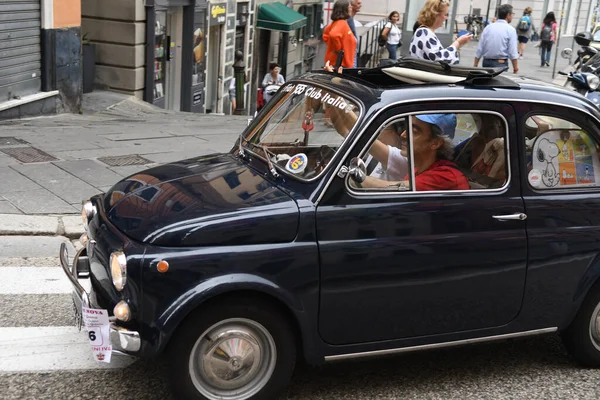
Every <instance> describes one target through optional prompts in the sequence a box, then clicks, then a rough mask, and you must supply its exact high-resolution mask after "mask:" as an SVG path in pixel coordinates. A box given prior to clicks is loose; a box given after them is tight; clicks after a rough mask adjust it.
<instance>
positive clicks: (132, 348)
mask: <svg viewBox="0 0 600 400" xmlns="http://www.w3.org/2000/svg"><path fill="white" fill-rule="evenodd" d="M59 257H60V265H61V266H62V269H63V271H64V272H65V274H66V275H67V278H69V281H70V282H71V285H73V293H72V296H73V303H74V305H75V314H76V321H77V325H78V327H79V328H81V320H82V319H81V307H82V306H84V307H87V308H96V307H95V306H94V305H93V304H92V303H91V301H90V295H89V294H88V293H87V292H86V290H85V289H84V288H83V286H81V284H80V283H79V281H78V279H89V270H90V268H89V260H88V257H87V252H86V249H85V248H83V249H81V250H79V251H78V252H77V254H75V258H74V259H73V265H72V266H69V255H68V252H67V246H66V244H65V243H62V244H61V245H60V254H59ZM115 321H116V318H115V317H110V341H111V343H112V346H113V352H126V353H129V352H137V351H139V350H140V347H141V340H140V334H139V333H138V332H135V331H131V330H128V329H125V328H123V327H120V326H118V325H117V324H115Z"/></svg>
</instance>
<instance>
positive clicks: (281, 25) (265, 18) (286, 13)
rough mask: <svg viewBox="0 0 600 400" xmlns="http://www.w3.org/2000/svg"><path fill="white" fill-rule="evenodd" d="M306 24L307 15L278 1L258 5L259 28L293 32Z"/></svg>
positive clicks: (257, 21) (257, 25) (257, 23)
mask: <svg viewBox="0 0 600 400" xmlns="http://www.w3.org/2000/svg"><path fill="white" fill-rule="evenodd" d="M304 25H306V17H305V16H304V15H302V14H300V13H299V12H296V11H294V10H293V9H291V8H289V7H288V6H286V5H285V4H282V3H280V2H278V1H276V2H274V3H268V4H261V5H260V6H258V18H257V20H256V27H257V28H258V29H270V30H272V31H283V32H291V31H294V30H296V29H299V28H302V27H303V26H304Z"/></svg>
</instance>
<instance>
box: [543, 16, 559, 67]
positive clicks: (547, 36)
mask: <svg viewBox="0 0 600 400" xmlns="http://www.w3.org/2000/svg"><path fill="white" fill-rule="evenodd" d="M557 29H558V25H557V24H556V17H555V16H554V12H552V11H550V12H549V13H548V14H546V17H545V18H544V23H543V24H542V28H541V29H540V50H541V56H542V63H541V66H542V67H549V66H550V51H551V50H552V45H553V44H554V42H555V41H556V38H557V36H558V33H557Z"/></svg>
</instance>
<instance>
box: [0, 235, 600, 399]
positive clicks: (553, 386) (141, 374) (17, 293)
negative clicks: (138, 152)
mask: <svg viewBox="0 0 600 400" xmlns="http://www.w3.org/2000/svg"><path fill="white" fill-rule="evenodd" d="M50 239H51V238H46V239H43V240H50ZM52 239H54V238H52ZM41 240H42V239H39V238H38V239H33V238H32V239H31V246H35V247H42V246H41V244H42V243H41ZM54 240H55V239H54ZM64 240H65V241H68V240H67V239H66V238H64ZM56 265H58V260H57V259H55V258H54V259H53V258H52V257H40V258H33V259H32V258H29V259H25V258H23V259H19V258H12V259H4V260H3V259H0V280H2V281H4V282H5V283H4V284H1V283H0V393H2V396H1V397H2V399H35V400H41V399H111V400H120V399H123V400H125V399H128V400H129V399H148V400H151V399H161V400H164V399H173V397H172V396H171V395H170V392H169V387H168V383H167V380H166V376H167V375H168V371H167V368H166V366H165V365H164V364H161V363H160V362H159V361H155V362H147V361H135V362H133V363H131V364H130V360H129V359H128V358H125V357H119V356H115V357H116V361H117V363H116V364H113V365H112V366H110V367H111V369H99V368H106V367H108V365H107V364H99V363H96V362H94V361H93V360H91V349H90V348H89V344H88V343H87V342H86V334H85V333H84V332H77V331H76V330H75V329H74V328H72V327H69V325H70V323H71V314H70V313H71V300H70V295H69V294H68V293H69V290H70V289H69V287H68V285H63V284H62V283H61V282H59V280H58V279H57V278H58V277H60V276H61V274H62V271H60V270H59V268H58V267H53V266H56ZM17 268H18V270H17ZM52 268H55V269H54V270H53V269H52ZM15 272H18V273H19V274H20V276H21V277H22V281H21V282H20V284H19V285H18V287H15V285H10V284H6V278H7V277H8V276H11V274H12V275H14V273H15ZM19 316H22V317H19ZM53 329H55V330H59V332H58V333H56V332H54V333H51V334H50V333H48V332H50V331H52V330H53ZM32 332H33V333H35V335H38V336H39V337H37V338H35V339H27V337H29V336H35V335H34V334H33V333H32ZM65 332H66V333H65ZM124 364H130V365H129V366H126V367H122V365H124ZM119 365H121V366H119ZM11 371H12V372H11ZM281 398H282V399H294V400H308V399H323V400H336V399H598V398H600V371H596V370H589V369H583V368H580V367H579V366H577V365H576V364H574V362H573V361H572V360H571V359H570V358H569V356H568V355H567V353H566V352H565V350H564V348H563V346H562V344H561V342H560V339H559V337H558V335H546V336H537V337H530V338H525V339H520V340H509V341H502V342H495V343H488V344H479V345H473V346H464V347H455V348H449V349H443V350H435V351H427V352H421V353H411V354H405V355H398V356H388V357H383V358H378V359H368V360H361V361H346V362H335V363H330V364H326V365H324V366H321V367H311V366H306V365H303V364H300V365H299V367H298V368H297V370H296V373H295V374H294V377H293V380H292V382H291V385H290V386H289V388H288V390H287V392H286V393H285V394H284V395H283V396H282V397H281Z"/></svg>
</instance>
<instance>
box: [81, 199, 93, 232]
mask: <svg viewBox="0 0 600 400" xmlns="http://www.w3.org/2000/svg"><path fill="white" fill-rule="evenodd" d="M94 215H96V207H95V206H94V205H93V204H92V202H91V201H90V200H86V201H84V202H83V205H82V207H81V221H82V222H83V227H84V228H85V229H86V230H87V226H88V224H89V223H90V221H91V220H92V218H94Z"/></svg>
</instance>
